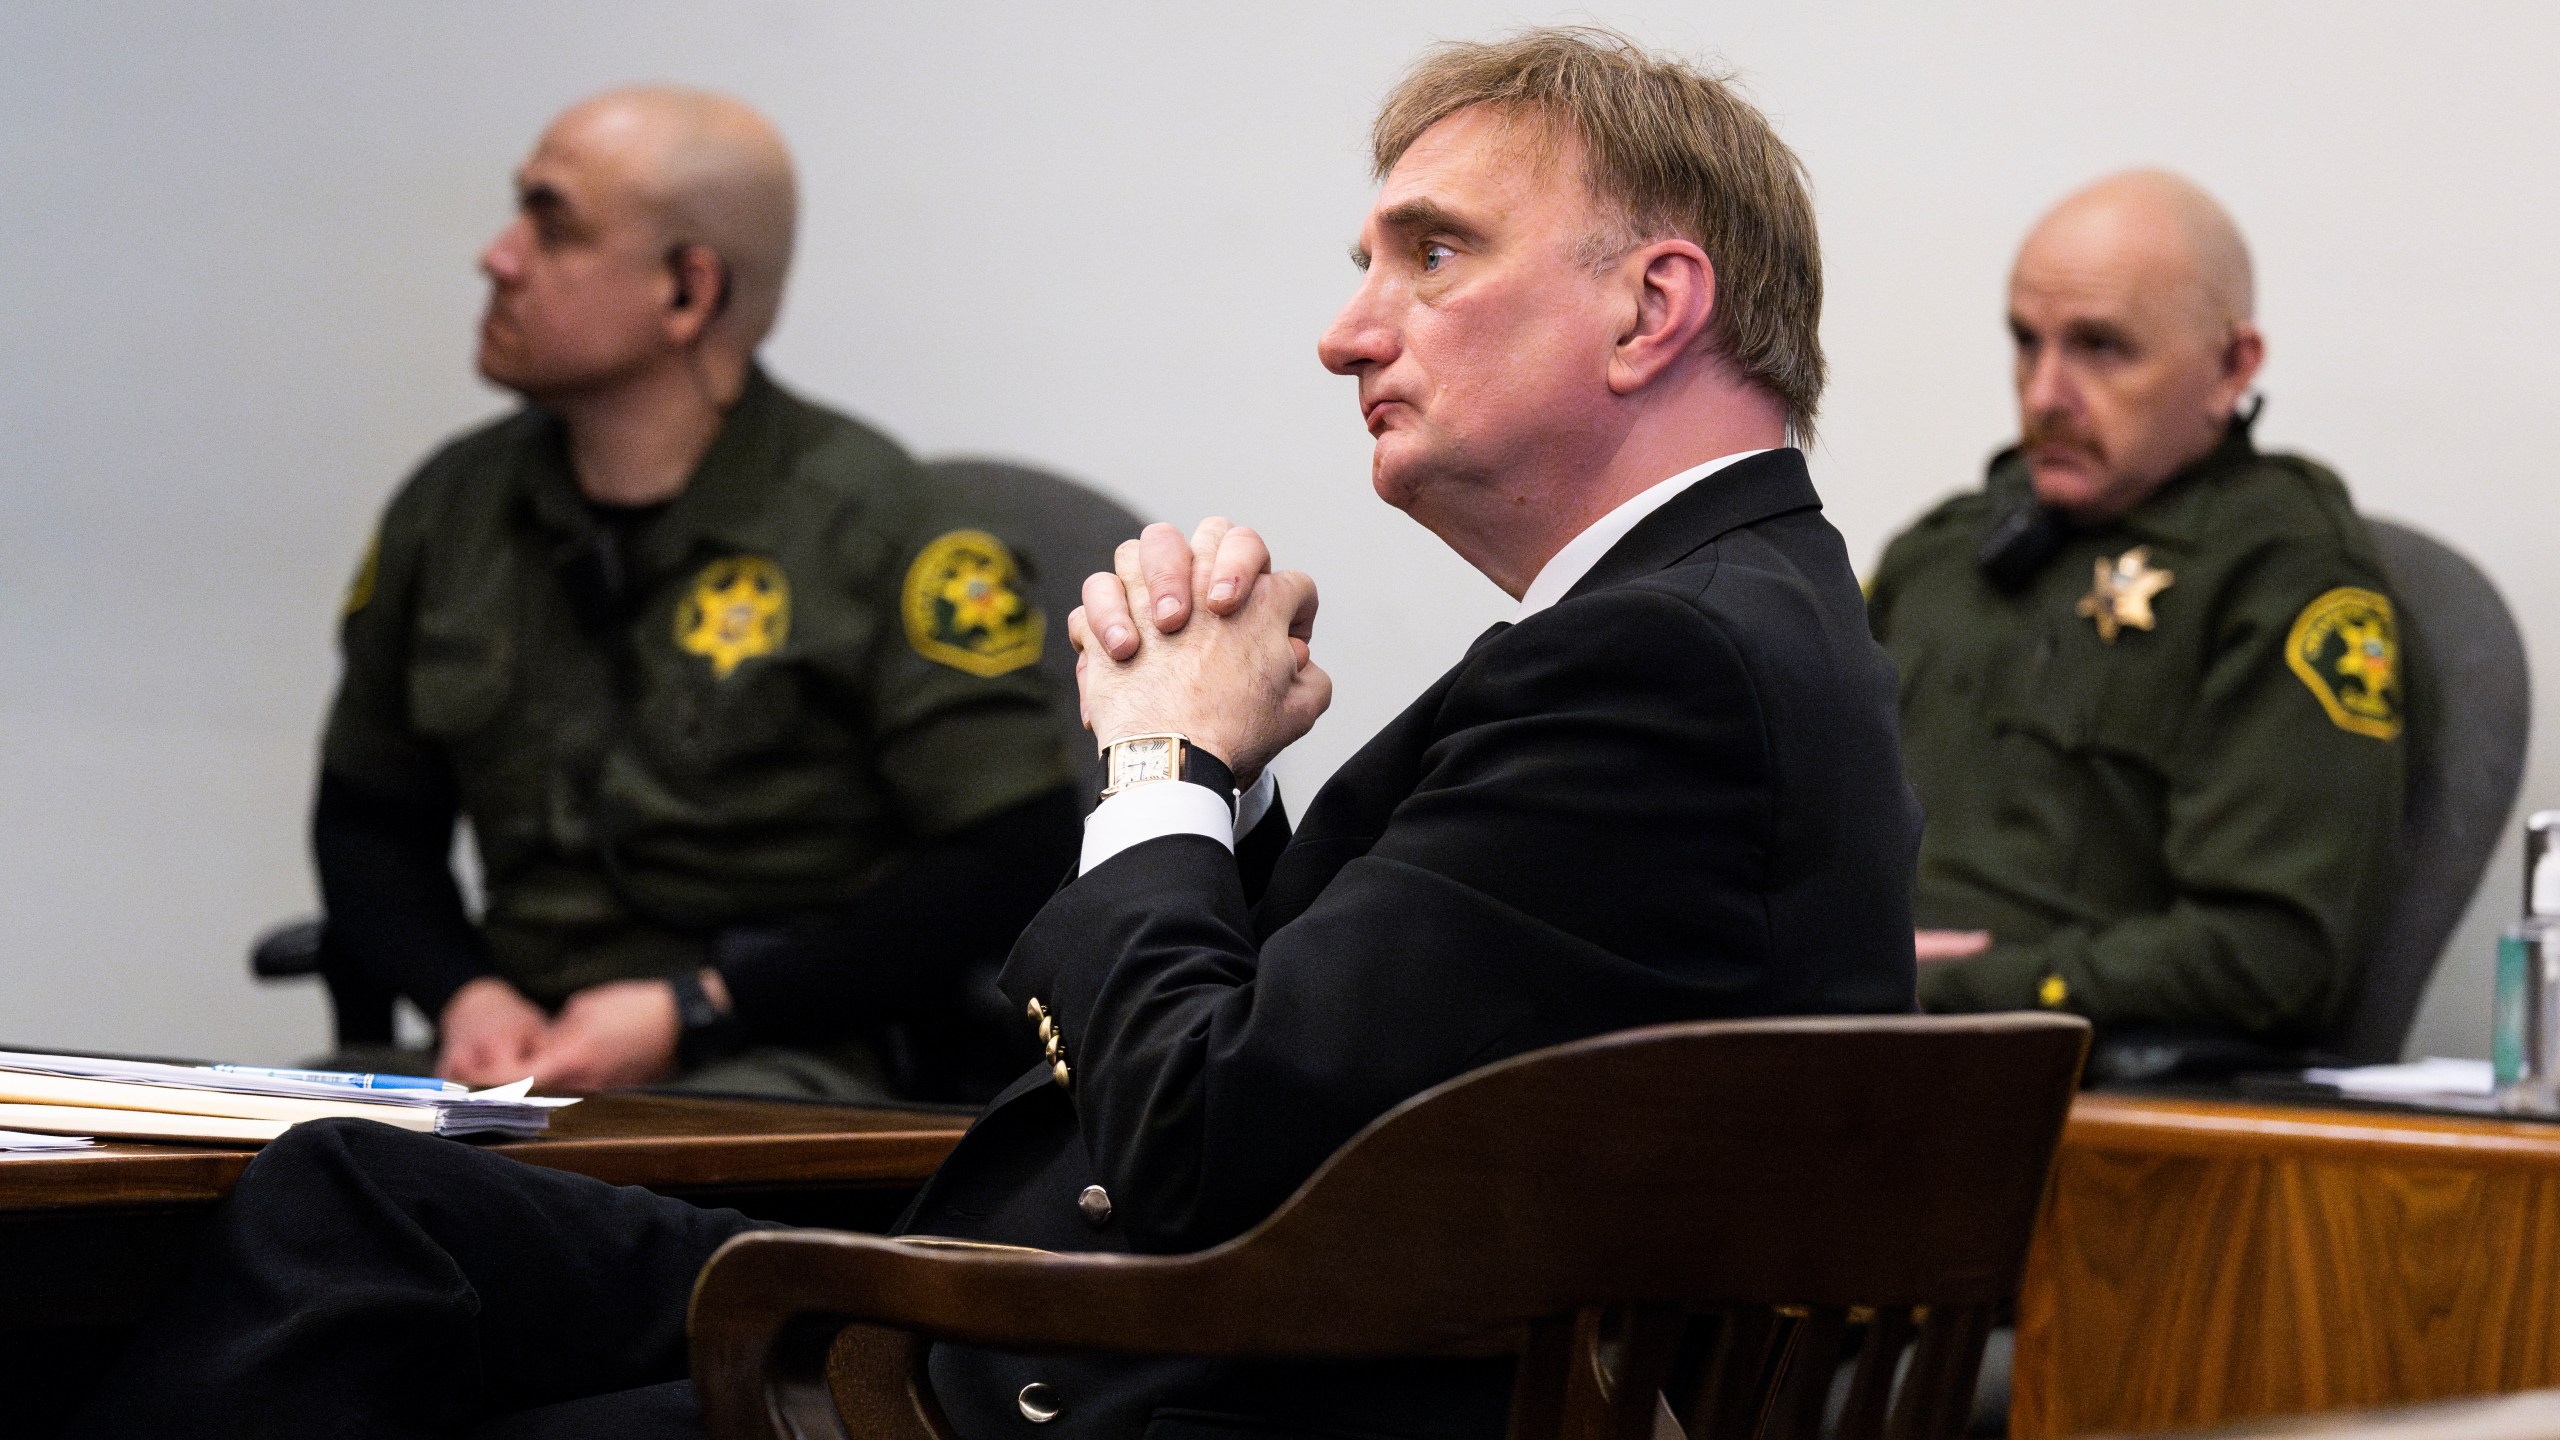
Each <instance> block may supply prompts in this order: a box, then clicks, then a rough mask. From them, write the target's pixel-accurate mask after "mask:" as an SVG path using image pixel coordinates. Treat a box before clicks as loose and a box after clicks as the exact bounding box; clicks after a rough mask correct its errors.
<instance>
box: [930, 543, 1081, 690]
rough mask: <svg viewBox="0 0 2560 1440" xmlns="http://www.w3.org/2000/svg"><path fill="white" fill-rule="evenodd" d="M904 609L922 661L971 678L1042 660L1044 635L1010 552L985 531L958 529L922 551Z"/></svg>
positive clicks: (1037, 613) (1037, 615) (1036, 611)
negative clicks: (932, 662)
mask: <svg viewBox="0 0 2560 1440" xmlns="http://www.w3.org/2000/svg"><path fill="white" fill-rule="evenodd" d="M899 608H900V609H901V610H903V611H904V612H905V615H906V622H907V643H908V644H910V645H913V646H914V647H915V650H916V653H917V654H919V655H921V656H923V657H924V658H926V659H927V660H931V661H934V662H936V663H938V664H943V665H948V666H950V667H951V668H952V669H954V670H965V671H967V672H968V673H970V674H972V675H1002V674H1004V673H1005V672H1006V671H1008V670H1019V669H1021V668H1022V667H1023V666H1025V665H1028V664H1030V663H1031V662H1032V661H1034V660H1037V659H1039V658H1040V641H1041V638H1042V636H1043V635H1044V633H1045V632H1046V630H1047V624H1046V622H1045V621H1044V620H1043V619H1042V617H1041V614H1040V609H1039V607H1038V606H1036V605H1033V604H1032V603H1031V598H1030V597H1029V596H1027V595H1025V594H1023V593H1022V576H1021V572H1020V571H1019V570H1018V569H1017V568H1016V566H1015V565H1014V563H1013V552H1012V551H1011V550H1008V549H1006V548H1005V543H1004V542H1003V541H1001V540H999V539H997V538H996V537H994V536H993V535H990V534H988V533H987V532H986V531H984V530H954V531H952V532H951V533H950V534H948V535H944V536H942V537H941V538H940V539H937V540H935V541H934V542H933V543H932V544H930V545H927V546H925V547H924V551H923V553H922V554H919V555H918V556H916V563H914V564H913V565H910V566H908V567H907V585H906V590H905V592H904V593H903V594H902V595H901V596H900V599H899Z"/></svg>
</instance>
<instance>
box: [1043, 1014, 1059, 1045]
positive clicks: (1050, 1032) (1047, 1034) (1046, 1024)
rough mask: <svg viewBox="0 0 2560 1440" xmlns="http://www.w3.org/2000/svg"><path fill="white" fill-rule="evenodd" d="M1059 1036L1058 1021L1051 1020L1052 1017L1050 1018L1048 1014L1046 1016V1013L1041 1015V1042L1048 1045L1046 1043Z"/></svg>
mask: <svg viewBox="0 0 2560 1440" xmlns="http://www.w3.org/2000/svg"><path fill="white" fill-rule="evenodd" d="M1057 1038H1058V1025H1057V1022H1056V1021H1054V1020H1051V1019H1050V1018H1049V1017H1048V1016H1046V1015H1043V1016H1041V1017H1040V1043H1041V1044H1043V1045H1046V1044H1048V1043H1049V1042H1050V1041H1052V1040H1055V1039H1057Z"/></svg>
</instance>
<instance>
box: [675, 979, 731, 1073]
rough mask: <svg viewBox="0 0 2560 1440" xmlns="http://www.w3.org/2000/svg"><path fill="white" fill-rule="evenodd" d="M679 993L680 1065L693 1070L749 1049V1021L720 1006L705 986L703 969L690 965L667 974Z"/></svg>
mask: <svg viewBox="0 0 2560 1440" xmlns="http://www.w3.org/2000/svg"><path fill="white" fill-rule="evenodd" d="M667 984H668V986H669V987H670V988H672V989H673V990H674V991H675V992H676V1022H677V1023H678V1024H679V1025H681V1026H682V1027H683V1028H682V1029H680V1030H678V1031H677V1032H676V1064H677V1065H679V1066H681V1067H682V1068H684V1069H687V1070H691V1069H694V1068H695V1067H697V1066H701V1065H707V1064H709V1063H710V1062H712V1061H714V1060H726V1059H728V1058H729V1057H730V1056H732V1055H735V1054H737V1053H738V1052H739V1051H741V1050H744V1049H746V1048H747V1027H746V1023H745V1022H744V1021H742V1020H740V1019H739V1018H738V1017H737V1016H735V1015H733V1014H731V1013H729V1012H728V1011H726V1010H723V1009H721V1008H720V1006H719V1005H718V1004H717V1003H716V1002H714V1001H713V1000H712V998H711V992H710V991H708V990H705V989H703V988H702V972H701V971H700V970H699V969H696V968H694V967H692V966H687V967H685V968H684V969H682V970H678V971H676V972H675V973H674V974H671V975H669V976H668V977H667Z"/></svg>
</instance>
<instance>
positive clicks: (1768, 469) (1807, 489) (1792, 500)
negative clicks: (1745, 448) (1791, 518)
mask: <svg viewBox="0 0 2560 1440" xmlns="http://www.w3.org/2000/svg"><path fill="white" fill-rule="evenodd" d="M1727 462H1730V463H1729V464H1728V463H1727ZM1684 473H1685V474H1688V476H1689V483H1688V484H1687V485H1686V486H1685V487H1683V488H1680V489H1677V490H1675V491H1674V492H1673V493H1672V494H1670V495H1668V496H1666V497H1665V498H1664V499H1663V500H1662V501H1661V503H1660V504H1659V506H1658V507H1657V508H1655V509H1654V510H1653V511H1652V512H1651V513H1649V514H1647V515H1645V516H1643V517H1642V518H1641V519H1639V520H1637V521H1636V523H1635V524H1634V526H1633V527H1631V528H1630V529H1628V531H1627V532H1626V536H1625V538H1623V539H1621V540H1619V541H1618V543H1616V544H1615V545H1612V546H1610V547H1609V548H1608V551H1607V553H1605V554H1603V555H1601V556H1600V557H1599V558H1598V559H1597V560H1596V561H1595V562H1594V563H1593V564H1592V566H1591V568H1590V569H1589V570H1588V571H1586V572H1585V573H1584V574H1583V576H1582V578H1581V579H1579V580H1577V581H1575V582H1574V583H1573V584H1572V585H1571V586H1570V587H1569V588H1567V589H1566V590H1565V592H1564V597H1563V598H1565V599H1567V600H1570V599H1572V598H1573V597H1575V596H1577V595H1583V594H1588V593H1589V592H1591V591H1594V590H1598V589H1600V588H1602V587H1604V586H1608V585H1616V584H1620V583H1623V582H1625V581H1628V580H1633V579H1635V578H1637V577H1638V576H1642V575H1650V574H1652V573H1654V572H1655V571H1658V570H1663V569H1667V568H1669V567H1670V566H1672V565H1675V564H1677V563H1679V562H1680V561H1681V560H1683V559H1686V558H1687V557H1688V556H1690V555H1692V554H1695V553H1696V552H1697V551H1699V550H1702V549H1704V548H1706V547H1707V546H1708V545H1711V544H1713V543H1715V542H1716V541H1717V540H1719V539H1721V538H1723V537H1724V536H1726V535H1728V534H1730V533H1732V532H1733V531H1736V530H1739V529H1741V528H1742V527H1743V526H1745V525H1755V524H1758V523H1759V522H1760V521H1763V520H1768V519H1773V518H1775V517H1777V516H1780V515H1785V514H1788V513H1791V512H1793V511H1797V510H1819V509H1821V508H1822V497H1821V496H1820V495H1817V494H1815V493H1814V489H1813V476H1812V475H1811V474H1810V473H1808V472H1807V471H1806V470H1805V465H1804V452H1803V451H1801V450H1798V449H1796V448H1795V447H1793V446H1782V447H1780V448H1778V449H1775V450H1754V451H1750V452H1748V453H1746V454H1742V455H1733V456H1727V457H1726V458H1725V460H1724V461H1715V462H1710V464H1708V465H1706V466H1702V467H1700V470H1699V471H1698V472H1694V473H1692V472H1684ZM1709 474H1712V475H1713V476H1714V479H1715V483H1714V484H1712V485H1705V484H1699V483H1697V481H1698V480H1699V479H1702V478H1704V477H1705V476H1706V475H1709ZM1681 478H1682V477H1681V476H1677V475H1675V476H1673V477H1672V479H1671V480H1667V481H1665V482H1663V484H1664V485H1670V484H1672V483H1674V482H1675V481H1678V480H1680V479H1681ZM1656 488H1660V487H1656ZM1651 493H1652V492H1651V491H1647V492H1646V494H1651ZM1637 498H1638V499H1642V498H1644V497H1643V496H1638V497H1637ZM1559 553H1561V552H1559ZM1541 578H1544V577H1543V575H1542V576H1541Z"/></svg>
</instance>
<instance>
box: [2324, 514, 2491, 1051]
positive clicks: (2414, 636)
mask: <svg viewBox="0 0 2560 1440" xmlns="http://www.w3.org/2000/svg"><path fill="white" fill-rule="evenodd" d="M2365 523H2366V525H2367V526H2368V527H2369V528H2370V529H2371V530H2372V531H2373V538H2374V542H2375V544H2377V545H2379V546H2380V547H2381V549H2382V564H2383V568H2384V569H2386V570H2388V571H2389V572H2390V573H2391V587H2392V589H2393V590H2394V591H2396V592H2398V594H2399V598H2400V609H2401V616H2400V636H2401V644H2402V647H2403V649H2404V651H2405V653H2406V654H2407V656H2408V666H2409V677H2410V680H2411V682H2412V683H2411V687H2410V690H2411V694H2412V695H2413V697H2414V698H2415V701H2416V703H2415V705H2414V706H2413V713H2412V714H2411V715H2410V717H2409V729H2408V738H2409V795H2408V803H2407V807H2406V810H2405V812H2404V814H2403V815H2402V818H2401V822H2400V843H2399V846H2398V859H2397V862H2396V863H2395V864H2394V865H2393V867H2392V873H2393V874H2394V875H2395V876H2397V877H2398V881H2399V887H2398V889H2397V890H2395V891H2394V892H2393V894H2392V895H2391V897H2390V900H2389V901H2388V903H2387V907H2386V909H2385V911H2384V913H2383V916H2382V920H2381V922H2380V924H2379V925H2377V926H2376V928H2375V933H2374V943H2373V948H2372V950H2371V952H2370V953H2369V954H2367V955H2366V956H2365V959H2364V966H2363V970H2362V973H2361V975H2360V977H2359V980H2358V984H2357V990H2356V999H2355V1004H2354V1007H2353V1008H2352V1009H2351V1010H2349V1011H2348V1014H2347V1018H2346V1021H2345V1023H2344V1024H2342V1025H2341V1026H2340V1027H2339V1029H2338V1031H2337V1033H2336V1034H2335V1035H2334V1036H2333V1037H2332V1038H2331V1040H2330V1042H2329V1045H2328V1047H2327V1048H2329V1049H2332V1050H2335V1051H2336V1052H2338V1053H2339V1054H2340V1055H2342V1056H2345V1057H2346V1058H2348V1059H2350V1060H2355V1061H2358V1062H2361V1063H2378V1062H2388V1061H2394V1060H2398V1059H2399V1058H2400V1047H2401V1046H2402V1045H2403V1044H2405V1043H2407V1041H2408V1038H2409V1026H2410V1024H2411V1022H2412V1021H2414V1020H2415V1019H2416V1018H2417V1014H2418V1002H2419V1000H2420V999H2422V998H2423V997H2424V996H2425V994H2426V990H2427V980H2428V978H2429V977H2430V976H2432V975H2434V974H2435V969H2436V961H2437V959H2438V958H2439V957H2441V956H2442V955H2443V953H2444V946H2445V941H2446V939H2447V938H2448V937H2450V936H2451V935H2452V934H2453V927H2454V926H2455V925H2457V924H2459V923H2461V920H2462V912H2463V911H2464V909H2466V908H2467V907H2468V906H2469V905H2470V903H2471V896H2472V893H2473V892H2474V891H2476V890H2478V889H2479V888H2480V875H2481V872H2482V871H2483V870H2484V869H2485V868H2487V866H2488V863H2489V855H2490V853H2491V852H2492V851H2494V850H2495V849H2496V848H2497V845H2498V837H2499V836H2500V835H2501V834H2502V833H2504V832H2505V829H2506V825H2507V819H2508V816H2509V814H2510V813H2511V812H2512V811H2513V810H2514V808H2515V802H2516V790H2517V787H2518V786H2519V785H2520V784H2521V783H2522V781H2523V779H2524V747H2525V736H2526V734H2527V732H2528V731H2529V729H2530V727H2531V724H2532V718H2533V717H2532V693H2533V692H2532V686H2531V682H2530V678H2529V677H2528V676H2527V675H2526V673H2525V654H2524V639H2523V637H2522V636H2521V635H2519V634H2518V633H2517V632H2516V622H2515V617H2514V616H2513V615H2512V614H2510V613H2509V612H2508V610H2507V605H2506V602H2505V601H2504V600H2502V599H2500V598H2499V596H2498V590H2497V587H2496V586H2494V585H2492V584H2490V583H2489V577H2488V576H2486V575H2483V574H2481V573H2480V568H2479V567H2478V566H2476V565H2473V564H2472V563H2471V562H2470V561H2469V560H2466V559H2464V558H2463V557H2462V556H2461V555H2460V554H2458V553H2456V552H2455V551H2454V550H2453V549H2451V548H2450V547H2448V546H2446V545H2445V544H2443V543H2442V542H2440V541H2437V540H2435V539H2432V538H2430V537H2428V536H2426V535H2424V534H2421V533H2419V532H2418V531H2416V530H2413V529H2411V528H2409V527H2408V526H2406V525H2401V524H2397V523H2395V522H2393V521H2389V520H2374V519H2368V520H2367V521H2366V522H2365Z"/></svg>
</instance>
